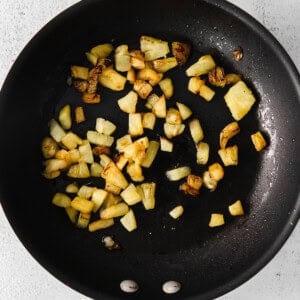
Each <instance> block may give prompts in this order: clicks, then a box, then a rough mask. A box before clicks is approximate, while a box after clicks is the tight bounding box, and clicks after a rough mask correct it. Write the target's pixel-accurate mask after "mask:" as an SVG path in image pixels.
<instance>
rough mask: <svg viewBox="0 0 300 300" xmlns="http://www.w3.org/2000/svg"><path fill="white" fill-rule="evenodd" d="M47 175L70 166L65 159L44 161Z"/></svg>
mask: <svg viewBox="0 0 300 300" xmlns="http://www.w3.org/2000/svg"><path fill="white" fill-rule="evenodd" d="M44 165H45V171H44V172H45V173H48V174H49V173H52V172H54V171H58V170H63V169H65V168H66V167H67V166H68V162H67V161H66V160H64V159H55V158H52V159H48V160H46V161H44Z"/></svg>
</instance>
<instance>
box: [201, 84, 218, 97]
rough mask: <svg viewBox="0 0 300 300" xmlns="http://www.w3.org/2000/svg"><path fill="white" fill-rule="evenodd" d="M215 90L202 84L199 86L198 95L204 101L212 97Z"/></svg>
mask: <svg viewBox="0 0 300 300" xmlns="http://www.w3.org/2000/svg"><path fill="white" fill-rule="evenodd" d="M215 94H216V93H215V91H214V90H212V89H211V88H210V87H208V86H207V85H205V84H202V85H201V86H200V91H199V95H200V96H201V97H202V98H204V99H205V100H206V101H211V100H212V99H213V97H214V96H215Z"/></svg>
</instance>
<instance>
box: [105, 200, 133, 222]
mask: <svg viewBox="0 0 300 300" xmlns="http://www.w3.org/2000/svg"><path fill="white" fill-rule="evenodd" d="M128 210H129V208H128V205H127V204H125V203H123V202H122V203H118V204H115V205H112V206H109V207H107V208H105V209H103V210H102V211H101V212H100V218H101V219H111V218H117V217H121V216H124V215H126V214H127V212H128Z"/></svg>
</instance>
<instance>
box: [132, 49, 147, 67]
mask: <svg viewBox="0 0 300 300" xmlns="http://www.w3.org/2000/svg"><path fill="white" fill-rule="evenodd" d="M129 55H130V64H131V66H132V67H133V68H135V69H139V70H141V69H144V68H145V55H144V53H143V52H142V51H141V50H132V51H130V53H129Z"/></svg>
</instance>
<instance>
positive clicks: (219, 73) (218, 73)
mask: <svg viewBox="0 0 300 300" xmlns="http://www.w3.org/2000/svg"><path fill="white" fill-rule="evenodd" d="M208 81H209V83H210V84H211V85H214V86H217V87H224V86H225V84H226V78H225V72H224V68H222V67H219V66H217V67H215V68H213V69H211V70H210V71H209V73H208Z"/></svg>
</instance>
